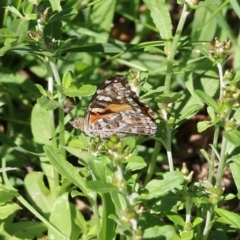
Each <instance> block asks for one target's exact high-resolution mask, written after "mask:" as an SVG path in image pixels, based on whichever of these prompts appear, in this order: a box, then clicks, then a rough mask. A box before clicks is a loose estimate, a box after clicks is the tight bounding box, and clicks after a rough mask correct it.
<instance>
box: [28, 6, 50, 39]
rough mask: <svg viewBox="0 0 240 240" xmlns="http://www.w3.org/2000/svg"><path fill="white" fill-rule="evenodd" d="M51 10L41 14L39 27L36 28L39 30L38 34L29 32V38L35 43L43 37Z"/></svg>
mask: <svg viewBox="0 0 240 240" xmlns="http://www.w3.org/2000/svg"><path fill="white" fill-rule="evenodd" d="M49 10H50V8H46V9H45V10H44V12H43V13H42V14H41V16H40V18H39V19H38V20H37V23H38V25H37V27H36V28H37V30H36V32H33V31H29V32H28V36H29V37H30V38H31V39H33V40H34V41H40V40H41V39H42V37H43V29H44V26H45V25H46V23H47V20H48V15H49Z"/></svg>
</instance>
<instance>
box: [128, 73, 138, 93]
mask: <svg viewBox="0 0 240 240" xmlns="http://www.w3.org/2000/svg"><path fill="white" fill-rule="evenodd" d="M128 81H129V85H130V87H131V89H132V91H134V92H135V93H136V94H137V96H138V97H139V94H140V72H137V73H133V72H131V71H129V79H128Z"/></svg>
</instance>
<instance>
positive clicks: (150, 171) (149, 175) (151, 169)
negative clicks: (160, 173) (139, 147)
mask: <svg viewBox="0 0 240 240" xmlns="http://www.w3.org/2000/svg"><path fill="white" fill-rule="evenodd" d="M161 146H162V144H161V143H160V142H159V141H155V145H154V150H153V154H152V158H151V161H150V164H149V167H148V170H147V176H146V178H145V182H144V185H145V186H146V184H147V183H148V182H149V181H150V180H151V178H152V175H153V173H154V170H155V167H156V162H157V156H158V154H159V150H160V148H161Z"/></svg>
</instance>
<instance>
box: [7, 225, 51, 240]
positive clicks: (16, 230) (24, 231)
mask: <svg viewBox="0 0 240 240" xmlns="http://www.w3.org/2000/svg"><path fill="white" fill-rule="evenodd" d="M5 229H6V231H7V232H8V233H11V235H12V236H15V237H14V238H15V239H36V238H39V237H43V236H45V234H44V233H45V232H46V231H47V227H46V225H45V224H44V223H42V222H37V221H36V222H35V221H22V222H17V223H12V224H6V226H5ZM16 236H17V237H18V238H17V237H16ZM11 238H12V237H11ZM11 238H8V239H11Z"/></svg>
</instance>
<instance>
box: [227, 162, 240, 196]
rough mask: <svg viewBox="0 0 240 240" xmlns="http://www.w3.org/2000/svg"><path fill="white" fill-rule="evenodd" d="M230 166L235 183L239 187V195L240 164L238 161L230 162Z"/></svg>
mask: <svg viewBox="0 0 240 240" xmlns="http://www.w3.org/2000/svg"><path fill="white" fill-rule="evenodd" d="M229 166H230V169H231V173H232V176H233V179H234V183H235V185H236V187H237V190H238V195H239V194H240V165H239V164H237V163H230V164H229Z"/></svg>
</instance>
